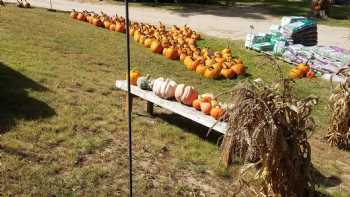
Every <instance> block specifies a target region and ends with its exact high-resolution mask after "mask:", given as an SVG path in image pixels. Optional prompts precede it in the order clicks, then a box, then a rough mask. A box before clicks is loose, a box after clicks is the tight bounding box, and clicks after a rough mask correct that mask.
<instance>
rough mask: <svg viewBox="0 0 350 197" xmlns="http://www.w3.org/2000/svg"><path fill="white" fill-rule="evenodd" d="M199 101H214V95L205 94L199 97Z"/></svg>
mask: <svg viewBox="0 0 350 197" xmlns="http://www.w3.org/2000/svg"><path fill="white" fill-rule="evenodd" d="M199 99H200V100H201V101H203V102H209V103H210V102H211V101H212V100H214V95H213V94H210V93H205V94H202V95H200V96H199Z"/></svg>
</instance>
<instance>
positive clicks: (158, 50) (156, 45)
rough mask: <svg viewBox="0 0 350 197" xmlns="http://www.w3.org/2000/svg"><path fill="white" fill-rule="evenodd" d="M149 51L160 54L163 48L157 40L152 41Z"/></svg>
mask: <svg viewBox="0 0 350 197" xmlns="http://www.w3.org/2000/svg"><path fill="white" fill-rule="evenodd" d="M151 51H152V52H153V53H159V54H161V53H162V51H163V47H162V45H161V44H160V42H159V41H158V40H153V41H152V44H151Z"/></svg>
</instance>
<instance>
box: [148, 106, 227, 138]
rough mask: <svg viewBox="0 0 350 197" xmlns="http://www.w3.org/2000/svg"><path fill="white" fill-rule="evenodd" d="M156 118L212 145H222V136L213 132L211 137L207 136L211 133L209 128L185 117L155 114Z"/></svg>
mask: <svg viewBox="0 0 350 197" xmlns="http://www.w3.org/2000/svg"><path fill="white" fill-rule="evenodd" d="M154 116H156V117H158V118H160V119H162V120H164V121H166V122H167V123H169V124H171V125H174V126H176V127H179V128H181V129H183V130H184V132H187V133H193V134H195V135H197V136H199V137H201V138H203V139H205V140H207V141H209V142H210V143H212V144H217V143H218V142H220V143H221V138H222V136H223V135H222V134H221V133H219V132H217V131H214V130H212V131H211V132H210V133H209V135H208V136H207V133H208V131H209V128H208V127H205V126H203V125H201V124H198V123H196V122H193V121H192V120H190V119H187V118H185V117H182V116H180V115H177V114H173V113H172V114H168V113H161V112H159V113H154Z"/></svg>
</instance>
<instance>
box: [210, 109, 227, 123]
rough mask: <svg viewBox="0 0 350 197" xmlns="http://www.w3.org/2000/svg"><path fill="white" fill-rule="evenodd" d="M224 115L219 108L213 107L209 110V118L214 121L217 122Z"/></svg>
mask: <svg viewBox="0 0 350 197" xmlns="http://www.w3.org/2000/svg"><path fill="white" fill-rule="evenodd" d="M224 113H225V111H224V110H223V109H222V108H221V107H220V106H216V107H213V108H212V109H211V110H210V116H211V117H213V118H215V119H216V120H219V119H220V118H221V117H222V116H223V115H224Z"/></svg>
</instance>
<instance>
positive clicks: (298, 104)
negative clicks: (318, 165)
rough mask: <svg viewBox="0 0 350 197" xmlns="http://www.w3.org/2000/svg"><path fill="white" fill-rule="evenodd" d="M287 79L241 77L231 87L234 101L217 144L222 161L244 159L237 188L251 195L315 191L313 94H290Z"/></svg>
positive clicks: (299, 194)
mask: <svg viewBox="0 0 350 197" xmlns="http://www.w3.org/2000/svg"><path fill="white" fill-rule="evenodd" d="M281 76H282V75H281ZM291 82H292V81H291V80H289V79H283V78H281V79H280V81H279V82H278V83H276V84H275V85H273V86H268V85H266V84H265V83H264V82H263V81H261V80H258V81H254V82H244V83H241V84H238V85H237V86H236V87H235V88H234V89H233V90H232V91H231V92H230V93H231V96H232V103H233V104H234V105H233V106H232V107H231V108H230V109H228V114H229V118H228V122H229V129H228V131H227V133H226V135H225V136H224V139H223V143H222V145H221V150H222V158H223V162H224V164H225V165H226V166H227V167H228V166H230V165H231V164H232V162H233V160H236V162H237V161H239V162H241V163H242V164H245V165H242V166H243V167H241V169H240V177H239V178H238V179H237V180H238V183H239V184H238V186H239V190H238V191H241V189H242V187H243V186H247V188H248V189H249V191H251V192H252V195H254V196H309V195H310V194H312V193H313V191H314V184H313V181H312V178H311V172H310V171H311V169H312V163H311V149H310V144H309V143H308V134H310V133H309V132H310V131H312V130H313V128H314V121H313V119H312V118H311V117H310V114H311V109H312V107H313V106H314V105H315V104H316V103H317V101H318V99H317V98H316V97H312V96H310V97H307V98H305V99H297V98H296V97H294V96H292V93H291V92H292V91H291V90H292V86H291ZM253 169H255V171H254V170H253ZM252 170H253V171H252ZM248 172H254V173H256V174H255V176H252V174H251V173H248ZM246 175H248V176H246ZM248 180H249V181H248Z"/></svg>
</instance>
